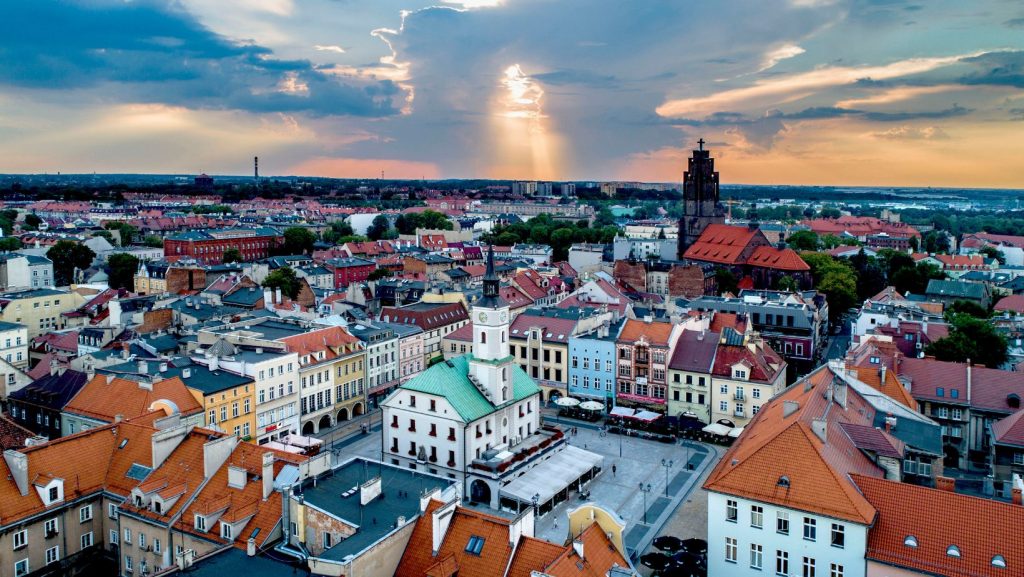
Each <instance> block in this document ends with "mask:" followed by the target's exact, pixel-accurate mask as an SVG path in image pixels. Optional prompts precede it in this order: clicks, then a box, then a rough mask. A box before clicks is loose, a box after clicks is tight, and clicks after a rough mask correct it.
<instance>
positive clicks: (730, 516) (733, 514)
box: [725, 499, 739, 523]
mask: <svg viewBox="0 0 1024 577" xmlns="http://www.w3.org/2000/svg"><path fill="white" fill-rule="evenodd" d="M738 517H739V508H738V505H737V503H736V501H733V500H732V499H729V500H728V501H726V502H725V520H726V521H730V522H732V523H735V522H736V519H737V518H738Z"/></svg>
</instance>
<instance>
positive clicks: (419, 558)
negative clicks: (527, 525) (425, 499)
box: [395, 507, 512, 577]
mask: <svg viewBox="0 0 1024 577" xmlns="http://www.w3.org/2000/svg"><path fill="white" fill-rule="evenodd" d="M428 510H429V509H428ZM421 524H425V525H426V530H425V531H424V532H421V533H420V534H416V532H417V530H419V529H420V528H421V527H420V525H421ZM430 524H431V516H430V514H429V513H428V514H424V515H423V516H422V517H421V518H420V519H419V520H418V521H417V526H416V527H415V528H414V529H413V533H414V534H413V535H412V536H411V537H410V539H409V543H408V545H406V548H405V553H403V555H402V560H401V561H400V562H399V563H398V569H397V571H395V577H435V576H444V577H449V576H452V575H454V574H455V572H457V573H458V574H459V575H472V576H473V577H492V576H493V577H501V576H502V575H504V573H505V568H506V567H508V564H509V560H510V558H511V556H512V547H511V545H510V529H509V524H510V521H509V520H508V519H504V518H501V517H496V516H493V515H488V514H485V513H481V512H479V511H476V510H474V509H467V508H464V507H457V508H456V509H455V513H454V514H453V515H452V519H451V521H450V523H449V525H448V531H447V532H446V533H445V535H444V540H443V541H442V542H441V547H440V548H439V549H438V551H437V554H436V555H431V553H432V552H431V543H432V539H433V537H432V530H431V529H430ZM471 537H478V538H482V539H483V547H482V549H481V550H480V553H479V554H474V553H470V552H467V551H466V546H467V545H468V544H469V540H470V538H471Z"/></svg>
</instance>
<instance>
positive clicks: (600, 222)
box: [594, 206, 615, 227]
mask: <svg viewBox="0 0 1024 577" xmlns="http://www.w3.org/2000/svg"><path fill="white" fill-rule="evenodd" d="M614 225H615V215H614V214H612V211H611V210H609V209H608V207H606V206H602V207H601V209H600V210H598V211H597V215H596V216H595V218H594V226H596V227H601V226H614Z"/></svg>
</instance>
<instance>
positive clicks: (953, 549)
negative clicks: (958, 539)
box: [946, 545, 960, 558]
mask: <svg viewBox="0 0 1024 577" xmlns="http://www.w3.org/2000/svg"><path fill="white" fill-rule="evenodd" d="M946 555H949V556H950V557H957V558H959V557H960V548H959V547H957V546H956V545H950V546H949V547H946Z"/></svg>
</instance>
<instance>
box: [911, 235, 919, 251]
mask: <svg viewBox="0 0 1024 577" xmlns="http://www.w3.org/2000/svg"><path fill="white" fill-rule="evenodd" d="M920 249H921V242H920V241H919V240H917V237H916V236H912V237H910V250H911V251H913V252H917V251H918V250H920Z"/></svg>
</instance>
